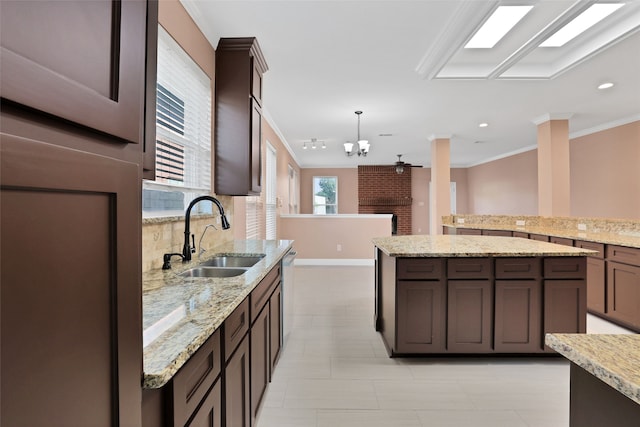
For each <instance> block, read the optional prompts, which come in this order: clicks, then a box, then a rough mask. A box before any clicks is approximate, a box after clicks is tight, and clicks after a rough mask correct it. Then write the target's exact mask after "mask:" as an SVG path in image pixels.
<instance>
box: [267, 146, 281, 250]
mask: <svg viewBox="0 0 640 427" xmlns="http://www.w3.org/2000/svg"><path fill="white" fill-rule="evenodd" d="M276 160H277V156H276V150H275V148H273V146H272V145H271V144H269V142H268V141H267V158H266V180H265V181H266V189H265V193H266V229H265V238H266V239H267V240H275V239H276V235H277V230H276V223H277V203H278V200H277V182H276Z"/></svg>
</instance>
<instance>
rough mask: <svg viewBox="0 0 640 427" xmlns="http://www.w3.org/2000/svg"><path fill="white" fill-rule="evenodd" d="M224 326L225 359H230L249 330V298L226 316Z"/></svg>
mask: <svg viewBox="0 0 640 427" xmlns="http://www.w3.org/2000/svg"><path fill="white" fill-rule="evenodd" d="M223 328H224V360H225V361H228V360H229V358H230V357H231V355H232V354H233V352H234V350H235V349H236V347H238V344H240V342H241V341H242V338H243V337H244V336H245V335H246V333H247V331H248V330H249V298H245V299H244V301H242V302H241V303H240V305H239V306H238V307H237V308H236V309H235V310H233V313H231V314H230V315H229V317H227V318H226V320H225V321H224V324H223Z"/></svg>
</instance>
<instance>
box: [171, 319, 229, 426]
mask: <svg viewBox="0 0 640 427" xmlns="http://www.w3.org/2000/svg"><path fill="white" fill-rule="evenodd" d="M221 357H222V352H221V350H220V330H219V329H218V330H217V331H215V332H214V333H213V335H211V337H209V339H208V340H207V341H206V342H205V343H204V344H203V345H202V347H200V349H198V351H197V352H196V353H195V354H194V355H193V356H191V358H190V359H189V361H188V362H187V363H185V364H184V366H182V368H180V371H178V373H177V374H176V375H175V376H174V377H173V380H172V383H171V384H172V400H173V425H175V426H183V425H185V424H186V423H187V421H188V420H189V418H191V414H192V413H193V412H194V411H195V410H196V408H197V407H198V405H199V404H200V402H201V401H202V399H203V398H204V397H205V395H206V394H207V391H208V390H209V388H210V387H211V385H212V384H213V383H214V382H215V381H216V379H217V378H218V375H219V374H220V366H221V363H220V359H221Z"/></svg>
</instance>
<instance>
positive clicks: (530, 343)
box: [494, 280, 542, 353]
mask: <svg viewBox="0 0 640 427" xmlns="http://www.w3.org/2000/svg"><path fill="white" fill-rule="evenodd" d="M495 292H496V297H495V306H496V307H495V336H494V342H495V344H494V349H495V351H497V352H500V353H511V352H522V353H533V352H536V351H539V350H540V339H539V338H540V323H541V319H540V295H541V293H542V286H541V284H540V281H539V280H496V290H495Z"/></svg>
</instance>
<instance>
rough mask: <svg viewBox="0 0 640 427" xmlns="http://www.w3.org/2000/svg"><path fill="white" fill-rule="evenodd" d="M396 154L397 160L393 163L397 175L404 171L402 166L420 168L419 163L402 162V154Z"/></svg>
mask: <svg viewBox="0 0 640 427" xmlns="http://www.w3.org/2000/svg"><path fill="white" fill-rule="evenodd" d="M396 156H398V161H397V162H396V164H395V167H396V173H397V174H398V175H400V174H402V173H404V168H408V167H410V168H421V167H422V166H421V165H412V164H411V163H407V162H403V161H402V154H396Z"/></svg>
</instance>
